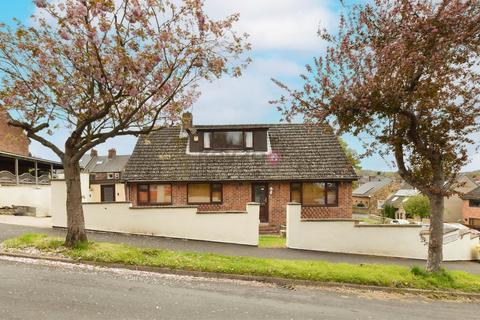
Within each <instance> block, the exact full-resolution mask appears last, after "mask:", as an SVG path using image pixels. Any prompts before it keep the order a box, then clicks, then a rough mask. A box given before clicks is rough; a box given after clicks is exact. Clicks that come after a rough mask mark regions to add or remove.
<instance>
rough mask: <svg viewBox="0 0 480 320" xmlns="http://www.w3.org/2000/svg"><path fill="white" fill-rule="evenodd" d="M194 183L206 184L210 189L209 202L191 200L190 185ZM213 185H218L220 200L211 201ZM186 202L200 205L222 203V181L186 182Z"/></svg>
mask: <svg viewBox="0 0 480 320" xmlns="http://www.w3.org/2000/svg"><path fill="white" fill-rule="evenodd" d="M194 184H207V185H208V186H209V189H210V190H209V191H210V201H209V202H191V201H190V196H189V190H190V186H191V185H194ZM213 185H220V195H221V201H212V196H213ZM187 204H188V205H201V204H223V183H221V182H189V183H187Z"/></svg>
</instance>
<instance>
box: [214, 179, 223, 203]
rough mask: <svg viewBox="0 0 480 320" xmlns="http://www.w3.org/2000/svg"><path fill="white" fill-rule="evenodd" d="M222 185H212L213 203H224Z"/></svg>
mask: <svg viewBox="0 0 480 320" xmlns="http://www.w3.org/2000/svg"><path fill="white" fill-rule="evenodd" d="M222 198H223V190H222V185H221V184H219V183H214V184H212V202H214V203H221V202H222V201H223V199H222Z"/></svg>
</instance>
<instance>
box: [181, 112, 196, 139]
mask: <svg viewBox="0 0 480 320" xmlns="http://www.w3.org/2000/svg"><path fill="white" fill-rule="evenodd" d="M192 127H193V115H192V113H191V112H184V113H183V114H182V127H181V130H180V138H187V137H188V134H189V132H190V131H191V130H192Z"/></svg>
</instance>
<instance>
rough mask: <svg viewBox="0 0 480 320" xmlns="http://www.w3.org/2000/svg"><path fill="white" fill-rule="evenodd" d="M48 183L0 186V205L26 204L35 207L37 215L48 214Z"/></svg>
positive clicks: (49, 191)
mask: <svg viewBox="0 0 480 320" xmlns="http://www.w3.org/2000/svg"><path fill="white" fill-rule="evenodd" d="M50 194H51V187H50V186H49V185H39V186H34V185H18V186H0V206H1V207H11V206H26V207H34V208H36V215H37V217H45V216H48V215H50V211H51V210H50Z"/></svg>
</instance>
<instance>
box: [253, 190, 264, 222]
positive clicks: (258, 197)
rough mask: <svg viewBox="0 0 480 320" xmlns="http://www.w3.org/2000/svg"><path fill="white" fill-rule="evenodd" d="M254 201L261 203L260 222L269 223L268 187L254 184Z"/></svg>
mask: <svg viewBox="0 0 480 320" xmlns="http://www.w3.org/2000/svg"><path fill="white" fill-rule="evenodd" d="M252 201H253V202H258V203H260V222H268V185H267V184H266V183H254V184H252Z"/></svg>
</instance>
